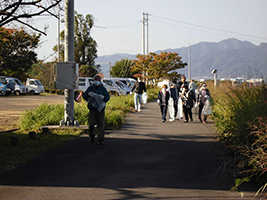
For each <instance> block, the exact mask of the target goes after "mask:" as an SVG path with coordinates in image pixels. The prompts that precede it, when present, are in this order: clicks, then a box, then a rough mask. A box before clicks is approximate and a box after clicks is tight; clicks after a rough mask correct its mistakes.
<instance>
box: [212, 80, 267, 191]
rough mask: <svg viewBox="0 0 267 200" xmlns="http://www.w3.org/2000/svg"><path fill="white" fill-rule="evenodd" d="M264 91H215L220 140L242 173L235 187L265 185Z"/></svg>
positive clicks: (266, 135) (224, 88) (266, 123)
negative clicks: (249, 182) (245, 184)
mask: <svg viewBox="0 0 267 200" xmlns="http://www.w3.org/2000/svg"><path fill="white" fill-rule="evenodd" d="M264 92H265V91H264V89H263V88H249V87H244V86H241V87H229V85H224V86H222V87H219V88H216V90H214V92H213V97H214V98H213V101H214V105H213V118H214V120H215V125H216V129H217V131H218V132H219V140H220V141H221V142H223V143H225V144H226V146H227V148H228V150H229V152H230V153H231V155H233V156H234V158H235V161H236V167H237V169H238V170H239V178H237V179H236V185H235V187H234V188H237V187H238V186H239V185H240V184H242V183H244V182H248V181H254V180H255V181H257V182H259V183H260V184H265V183H266V174H267V173H266V172H267V131H266V130H267V118H266V113H267V103H266V99H265V96H264ZM264 181H265V182H264ZM264 189H265V187H264Z"/></svg>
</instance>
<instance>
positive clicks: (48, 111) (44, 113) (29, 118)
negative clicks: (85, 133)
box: [20, 88, 159, 131]
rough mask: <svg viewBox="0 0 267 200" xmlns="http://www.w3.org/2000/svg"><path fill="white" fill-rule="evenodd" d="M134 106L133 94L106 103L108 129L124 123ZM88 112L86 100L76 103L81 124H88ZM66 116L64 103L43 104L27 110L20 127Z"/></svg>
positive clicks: (150, 94)
mask: <svg viewBox="0 0 267 200" xmlns="http://www.w3.org/2000/svg"><path fill="white" fill-rule="evenodd" d="M158 90H159V89H158V88H155V89H150V90H148V91H147V93H148V101H151V100H153V99H155V98H156V97H157V93H158ZM133 107H134V100H133V96H132V95H128V96H113V97H112V98H111V99H110V100H109V101H108V103H107V105H106V110H105V111H106V113H105V124H106V129H118V128H119V127H120V125H121V124H122V123H123V120H124V118H125V117H126V115H127V113H129V112H130V111H131V110H132V109H133ZM88 113H89V110H88V109H87V103H86V101H84V100H82V101H81V102H80V103H76V102H75V104H74V117H75V119H76V120H77V121H78V122H79V124H80V125H88ZM63 117H64V105H63V104H59V105H49V104H47V103H44V104H41V105H40V106H39V107H37V108H34V109H31V110H26V111H25V112H24V113H23V114H22V115H21V117H20V128H21V130H23V131H25V130H26V131H29V130H37V129H39V128H40V127H42V126H46V125H58V124H59V122H60V121H61V120H62V119H63Z"/></svg>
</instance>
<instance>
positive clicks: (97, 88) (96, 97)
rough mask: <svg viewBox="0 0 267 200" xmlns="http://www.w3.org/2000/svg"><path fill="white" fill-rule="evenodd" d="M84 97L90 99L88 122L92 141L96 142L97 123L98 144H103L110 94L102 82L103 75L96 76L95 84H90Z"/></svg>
mask: <svg viewBox="0 0 267 200" xmlns="http://www.w3.org/2000/svg"><path fill="white" fill-rule="evenodd" d="M82 97H83V98H84V99H85V100H86V101H88V104H87V107H88V109H89V119H88V122H89V136H90V138H91V143H93V142H94V138H95V133H94V126H95V125H97V130H96V133H97V139H98V144H99V145H102V144H103V142H104V137H105V106H106V102H108V101H109V99H110V96H109V93H108V91H107V90H106V88H105V87H104V86H103V85H102V84H101V77H100V76H99V75H96V76H95V77H94V84H93V85H92V86H89V87H88V88H87V89H86V91H85V92H83V93H82Z"/></svg>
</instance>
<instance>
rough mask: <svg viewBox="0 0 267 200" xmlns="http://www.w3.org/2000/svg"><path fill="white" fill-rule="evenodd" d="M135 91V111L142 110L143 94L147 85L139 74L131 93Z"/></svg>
mask: <svg viewBox="0 0 267 200" xmlns="http://www.w3.org/2000/svg"><path fill="white" fill-rule="evenodd" d="M133 92H134V110H135V112H137V111H138V112H141V106H142V95H143V92H146V85H145V83H144V82H142V78H141V77H140V76H139V77H138V79H137V82H136V83H135V84H134V86H133V88H132V90H131V94H132V93H133Z"/></svg>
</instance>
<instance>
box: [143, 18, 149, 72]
mask: <svg viewBox="0 0 267 200" xmlns="http://www.w3.org/2000/svg"><path fill="white" fill-rule="evenodd" d="M142 22H143V55H144V56H146V55H148V13H143V21H142ZM146 45H147V47H146ZM145 75H147V72H145V71H143V77H144V76H145Z"/></svg>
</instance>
